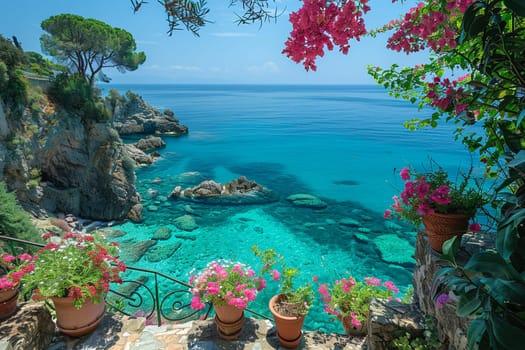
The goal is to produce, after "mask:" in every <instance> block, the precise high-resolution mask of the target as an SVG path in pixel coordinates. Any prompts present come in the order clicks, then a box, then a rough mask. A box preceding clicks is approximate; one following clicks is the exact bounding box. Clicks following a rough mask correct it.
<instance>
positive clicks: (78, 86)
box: [48, 74, 111, 122]
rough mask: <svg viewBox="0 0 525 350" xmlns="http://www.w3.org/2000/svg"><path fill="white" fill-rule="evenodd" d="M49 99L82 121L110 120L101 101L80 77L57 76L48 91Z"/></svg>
mask: <svg viewBox="0 0 525 350" xmlns="http://www.w3.org/2000/svg"><path fill="white" fill-rule="evenodd" d="M48 95H49V98H50V99H51V100H52V101H53V102H55V103H57V104H59V105H60V106H62V107H63V108H64V109H65V110H66V111H68V112H69V113H71V114H73V115H78V116H80V117H81V118H82V119H83V120H85V121H88V120H93V121H95V122H105V121H108V120H109V119H110V118H111V114H110V112H109V110H108V109H107V108H106V107H105V106H104V103H103V101H102V100H101V99H100V98H99V96H98V95H97V93H96V91H95V89H94V88H93V86H91V85H90V84H89V83H88V82H87V81H86V80H85V79H84V78H83V77H82V76H79V75H77V74H74V75H69V74H59V75H58V76H56V78H55V79H54V80H53V81H52V83H51V86H50V87H49V89H48Z"/></svg>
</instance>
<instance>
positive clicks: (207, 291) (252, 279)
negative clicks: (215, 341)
mask: <svg viewBox="0 0 525 350" xmlns="http://www.w3.org/2000/svg"><path fill="white" fill-rule="evenodd" d="M189 282H190V284H191V285H192V286H193V288H191V293H192V294H193V298H192V299H191V308H193V309H195V310H201V309H203V308H204V307H205V303H212V304H213V307H214V309H215V323H216V325H217V332H218V334H219V336H220V337H221V338H223V339H226V340H234V339H237V338H239V337H240V335H241V332H242V326H243V324H244V309H246V307H247V306H248V303H249V302H251V301H253V300H255V297H256V296H257V293H258V292H259V291H261V290H262V289H263V288H264V287H265V286H266V282H265V280H264V279H263V278H261V277H259V276H256V275H255V271H254V270H253V269H251V268H250V267H249V266H246V265H245V264H242V263H240V262H233V261H227V260H218V261H211V262H209V263H208V265H207V266H206V268H204V269H203V270H202V271H200V272H199V273H198V274H194V273H191V275H190V281H189Z"/></svg>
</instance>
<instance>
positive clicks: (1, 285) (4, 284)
mask: <svg viewBox="0 0 525 350" xmlns="http://www.w3.org/2000/svg"><path fill="white" fill-rule="evenodd" d="M31 259H32V257H31V255H29V254H27V253H23V254H20V255H18V256H16V257H15V256H14V255H11V254H9V253H7V252H5V251H4V250H3V247H2V245H0V320H3V319H5V318H8V317H9V316H11V315H12V314H14V313H15V312H16V305H17V301H18V294H19V291H18V289H19V288H18V287H19V283H20V280H21V278H22V276H24V275H25V274H26V273H28V272H31V267H30V266H28V265H24V264H23V263H24V262H27V261H31ZM17 261H18V262H21V263H22V264H17Z"/></svg>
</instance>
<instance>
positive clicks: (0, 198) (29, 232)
mask: <svg viewBox="0 0 525 350" xmlns="http://www.w3.org/2000/svg"><path fill="white" fill-rule="evenodd" d="M0 232H1V233H2V234H3V235H5V236H9V237H15V238H20V239H26V240H31V241H35V240H38V238H39V237H38V231H37V229H36V227H35V226H34V225H33V223H32V222H31V219H30V217H29V214H28V213H27V212H25V211H24V210H23V209H22V208H21V207H20V206H19V205H18V202H17V200H16V197H15V195H14V194H13V193H12V192H8V191H7V188H6V186H5V184H4V182H2V181H0Z"/></svg>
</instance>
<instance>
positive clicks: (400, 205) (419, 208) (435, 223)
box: [384, 167, 485, 252]
mask: <svg viewBox="0 0 525 350" xmlns="http://www.w3.org/2000/svg"><path fill="white" fill-rule="evenodd" d="M471 175H472V168H471V169H470V170H469V172H468V173H467V174H466V175H463V176H462V177H463V179H462V181H461V182H460V183H459V185H456V184H454V183H453V182H452V181H451V180H449V178H448V174H447V173H446V172H445V170H443V168H441V167H439V169H438V170H436V171H429V172H424V173H417V172H416V171H414V170H410V169H408V168H403V169H402V170H401V171H400V176H401V178H402V179H403V180H404V181H405V188H404V190H403V191H402V192H401V194H400V196H399V197H398V196H394V197H393V200H394V203H393V204H392V206H391V209H387V210H386V211H385V214H384V217H385V218H392V217H396V218H398V219H403V220H406V221H408V222H410V223H412V224H414V225H415V226H416V227H419V226H420V224H421V223H423V226H424V227H425V231H426V233H427V235H428V240H429V244H430V246H431V247H432V249H434V250H435V251H437V252H441V251H442V250H441V247H442V245H443V243H444V242H445V241H446V240H448V239H450V238H452V237H454V236H458V237H461V235H463V234H464V233H465V232H466V231H467V230H468V229H469V220H471V219H472V218H473V217H474V215H475V214H476V211H477V209H478V208H480V207H481V206H483V204H485V199H484V196H483V194H482V193H481V191H479V190H477V189H475V188H472V187H469V179H470V177H471ZM470 230H472V231H479V230H480V225H479V224H477V223H472V224H471V225H470Z"/></svg>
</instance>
